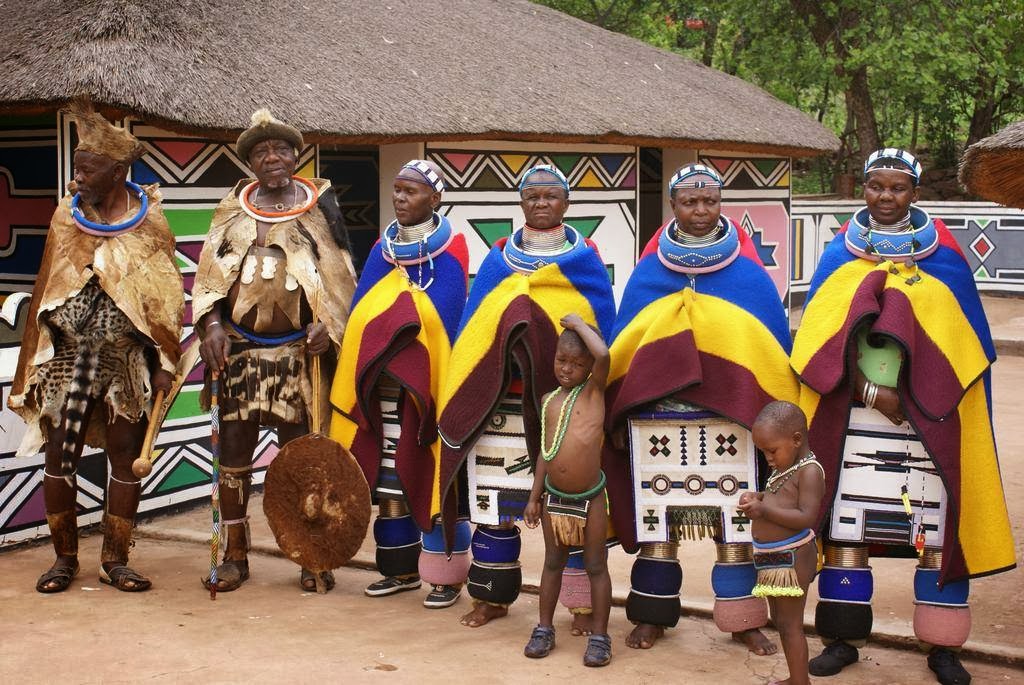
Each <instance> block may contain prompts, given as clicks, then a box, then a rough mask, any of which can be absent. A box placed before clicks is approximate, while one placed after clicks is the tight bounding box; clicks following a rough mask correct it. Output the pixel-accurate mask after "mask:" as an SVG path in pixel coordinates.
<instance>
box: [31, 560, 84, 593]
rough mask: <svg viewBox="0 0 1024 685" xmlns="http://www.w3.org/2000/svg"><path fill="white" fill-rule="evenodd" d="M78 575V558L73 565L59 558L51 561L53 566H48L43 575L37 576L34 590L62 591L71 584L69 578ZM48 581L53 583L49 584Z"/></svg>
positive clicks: (45, 591) (43, 591)
mask: <svg viewBox="0 0 1024 685" xmlns="http://www.w3.org/2000/svg"><path fill="white" fill-rule="evenodd" d="M77 575H78V560H77V559H76V560H75V563H74V565H73V566H72V565H70V564H68V563H67V562H63V563H62V562H61V561H60V559H58V560H57V561H55V562H53V566H51V567H50V570H48V571H47V572H46V573H44V574H43V575H41V576H39V580H37V581H36V592H42V593H46V594H49V593H51V592H64V591H65V590H67V589H68V586H69V585H71V579H72V578H74V577H75V576H77ZM50 583H53V585H52V586H51V585H50Z"/></svg>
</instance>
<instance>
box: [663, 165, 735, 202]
mask: <svg viewBox="0 0 1024 685" xmlns="http://www.w3.org/2000/svg"><path fill="white" fill-rule="evenodd" d="M724 185H725V183H724V182H723V181H722V177H721V176H719V175H718V172H717V171H715V170H714V169H712V168H711V167H709V166H707V165H705V164H687V165H686V166H684V167H681V168H680V169H679V171H677V172H676V173H674V174H672V178H671V179H670V180H669V182H668V193H669V195H671V194H672V192H673V191H675V190H676V189H677V188H721V187H722V186H724Z"/></svg>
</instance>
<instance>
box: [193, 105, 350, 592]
mask: <svg viewBox="0 0 1024 685" xmlns="http://www.w3.org/2000/svg"><path fill="white" fill-rule="evenodd" d="M301 148H302V134H301V133H299V131H298V130H297V129H295V128H294V127H292V126H289V125H288V124H286V123H284V122H282V121H279V120H278V119H275V118H274V117H273V116H272V115H271V114H270V112H269V111H267V110H266V109H262V110H259V111H257V112H256V113H255V114H254V115H253V117H252V125H251V126H250V127H249V128H248V129H246V130H245V131H243V132H242V134H241V135H240V136H239V137H238V148H237V149H238V155H239V157H241V158H242V159H243V160H245V161H246V162H247V163H248V165H249V168H250V169H252V172H253V174H254V175H255V176H256V178H255V179H251V178H250V179H244V180H242V181H240V182H239V183H238V184H237V185H236V186H235V187H234V188H233V189H232V190H231V192H230V193H228V195H227V197H225V198H224V199H223V200H222V201H221V202H220V204H219V205H218V206H217V209H216V210H215V212H214V215H213V221H212V223H211V225H210V232H209V234H208V235H207V238H206V242H205V244H204V245H203V251H202V254H201V255H200V258H199V268H198V270H197V272H196V279H195V285H194V287H193V290H192V308H193V313H192V315H193V320H194V321H195V327H196V331H197V333H198V335H199V339H200V341H201V348H200V354H201V355H202V358H203V361H204V362H206V375H207V385H206V388H205V390H204V392H203V395H202V397H201V402H202V404H203V406H204V408H206V407H208V406H209V389H210V385H209V380H210V378H211V376H212V375H213V374H217V376H218V378H219V386H220V396H219V405H220V446H221V477H220V506H221V516H222V520H221V526H222V528H223V529H226V533H227V534H226V536H225V537H226V547H225V550H224V559H223V562H222V563H221V564H220V566H218V568H217V588H216V589H217V590H218V591H220V592H227V591H230V590H235V589H237V588H238V587H239V586H240V585H241V584H242V583H243V582H244V581H245V580H246V579H248V578H249V562H248V555H247V552H248V541H249V526H248V516H247V514H246V512H247V506H248V502H249V489H250V485H251V479H252V456H253V451H254V450H255V448H256V444H257V441H258V438H259V431H260V428H261V427H263V426H273V427H275V428H276V429H277V437H278V442H279V444H281V445H283V444H285V443H287V442H288V441H289V440H292V439H294V438H296V437H299V436H301V435H305V434H306V433H308V432H309V431H310V430H314V431H321V432H325V429H326V426H310V425H309V423H310V416H311V415H312V411H311V407H312V401H313V385H312V384H313V383H329V382H330V378H331V376H332V375H333V373H334V364H333V360H334V355H335V351H336V349H337V346H339V345H340V344H341V338H342V334H343V333H344V330H345V322H346V320H347V318H348V309H349V301H350V300H351V297H352V293H353V291H354V289H355V271H354V269H353V267H352V260H351V257H350V255H349V252H348V240H347V237H346V232H345V226H344V222H343V220H342V216H341V212H340V209H339V207H338V203H337V199H336V197H335V195H334V193H333V191H332V189H331V187H330V182H329V181H326V180H323V179H306V178H302V177H299V176H296V175H294V174H295V169H296V167H297V165H298V161H299V151H300V150H301ZM312 355H324V356H325V357H326V358H327V363H324V364H322V374H321V375H322V378H313V377H311V368H312V364H311V363H310V362H309V360H310V357H311V356H312ZM326 394H327V393H326V392H325V393H322V394H321V396H322V397H325V396H326ZM320 415H321V416H328V412H327V411H326V407H323V408H322V411H321V412H320ZM322 573H323V577H322V578H321V585H323V586H325V587H327V588H328V589H330V588H331V587H333V586H334V578H333V576H332V574H331V573H330V572H328V571H324V572H322ZM316 581H317V579H316V578H315V577H314V575H313V573H312V572H310V571H307V570H303V572H302V575H301V578H300V583H301V586H302V588H303V589H305V590H313V589H316V587H317V582H316Z"/></svg>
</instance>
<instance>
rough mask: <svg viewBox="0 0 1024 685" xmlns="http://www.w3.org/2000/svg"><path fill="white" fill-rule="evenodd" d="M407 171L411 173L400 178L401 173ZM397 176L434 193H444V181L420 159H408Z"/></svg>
mask: <svg viewBox="0 0 1024 685" xmlns="http://www.w3.org/2000/svg"><path fill="white" fill-rule="evenodd" d="M406 169H408V170H409V171H411V172H412V173H411V174H409V175H406V176H402V172H403V171H405V170H406ZM398 175H399V176H401V177H402V178H405V179H407V180H409V181H414V182H416V183H423V184H425V185H428V186H430V187H431V188H433V189H434V191H435V192H438V193H443V192H444V179H443V178H441V175H440V174H438V173H437V171H435V170H434V169H433V168H432V167H431V166H430V164H429V163H428V162H426V161H425V160H422V159H410V160H409V161H408V162H406V163H405V164H404V165H402V168H401V169H400V170H399V171H398Z"/></svg>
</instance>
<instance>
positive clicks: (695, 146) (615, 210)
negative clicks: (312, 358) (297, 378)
mask: <svg viewBox="0 0 1024 685" xmlns="http://www.w3.org/2000/svg"><path fill="white" fill-rule="evenodd" d="M0 69H2V71H0V73H3V79H0V172H2V173H0V217H4V218H5V219H6V221H0V248H2V251H0V297H2V296H7V297H6V301H5V302H4V317H5V319H6V323H7V328H6V332H4V333H3V336H4V337H3V338H2V339H0V344H3V345H6V346H7V347H6V349H2V350H0V364H2V365H3V366H2V367H0V377H6V378H9V376H10V373H11V370H12V369H13V356H14V354H16V346H17V341H18V340H19V339H20V332H19V321H18V319H19V317H21V316H23V314H24V309H25V307H23V306H21V303H22V302H23V301H24V299H25V297H24V295H23V293H24V292H26V291H29V290H30V289H31V286H32V282H33V279H34V277H35V270H36V267H37V265H38V262H39V258H40V256H41V251H42V244H43V240H44V238H45V232H46V226H47V224H48V222H49V215H50V213H51V212H52V210H53V207H54V205H55V202H56V200H57V198H58V197H59V196H60V194H61V193H62V192H63V188H64V183H65V181H66V179H68V178H69V176H70V162H69V159H70V151H71V149H72V132H71V131H70V127H69V126H68V125H67V123H66V122H65V121H64V120H63V119H62V118H61V117H60V116H58V115H57V114H56V111H57V109H58V108H59V107H60V106H61V105H62V104H64V103H65V102H66V101H67V100H69V99H70V98H72V97H75V96H78V95H88V96H89V97H90V98H91V99H92V100H93V101H94V102H95V103H96V104H97V105H98V106H99V107H100V108H101V110H102V111H104V112H105V113H106V114H107V115H108V116H110V117H111V118H116V119H119V120H120V121H121V122H122V123H123V125H125V126H128V127H130V128H131V129H132V131H133V132H134V133H135V134H136V135H137V136H138V137H139V138H140V139H141V140H143V142H144V144H145V146H146V150H147V154H146V155H145V156H144V157H143V158H142V159H141V160H140V161H139V162H137V163H136V164H135V166H134V167H133V169H132V175H133V178H134V180H136V181H139V182H154V181H158V182H160V183H161V185H162V187H163V189H164V197H165V199H166V201H165V208H166V211H167V214H168V217H169V219H170V221H171V224H172V227H173V229H174V230H175V232H176V234H177V235H178V238H179V249H178V256H179V259H180V263H181V266H182V272H183V273H184V274H185V279H186V286H187V287H190V286H191V274H192V273H194V270H195V262H196V259H197V258H198V249H199V246H200V244H201V242H202V239H203V235H204V233H205V230H206V227H207V226H208V225H209V218H210V214H211V212H212V208H213V207H214V205H215V204H216V202H217V201H218V200H219V199H220V198H221V197H222V196H223V195H224V194H225V193H226V192H227V189H228V188H229V187H230V186H231V185H233V184H234V182H235V181H236V180H237V179H238V178H239V177H241V176H243V175H244V174H245V173H246V169H245V164H244V162H243V161H242V160H239V159H238V157H237V155H236V154H235V152H234V149H233V145H232V144H231V143H232V142H233V141H234V139H235V138H236V136H237V134H238V132H239V131H240V130H241V129H243V128H245V126H246V125H247V122H248V119H249V115H250V114H251V113H252V112H253V111H254V110H255V109H257V108H258V107H263V106H266V107H269V108H270V109H271V110H272V111H273V112H274V113H275V114H276V115H277V116H278V117H280V118H282V119H284V120H286V121H288V122H290V123H292V124H294V125H296V126H298V127H299V128H301V129H302V130H303V131H305V132H306V140H307V142H308V143H309V145H308V146H307V148H306V149H305V150H304V151H303V153H302V159H301V164H302V168H301V170H300V172H301V173H303V174H308V175H313V174H316V175H320V176H325V177H328V178H330V179H331V180H332V181H333V182H334V184H335V185H336V186H337V187H339V188H340V190H341V199H342V203H343V206H344V209H345V210H346V218H347V221H348V224H349V227H350V229H351V230H352V232H353V236H354V241H355V243H356V245H357V247H359V248H361V249H363V250H365V249H368V247H369V245H370V244H371V243H372V242H373V240H374V239H376V236H377V231H378V229H379V227H380V226H381V225H382V224H384V223H386V222H387V221H389V220H390V214H391V211H390V209H391V208H390V202H389V201H388V196H389V194H390V185H391V180H392V178H393V177H394V173H395V172H396V171H397V169H398V167H399V166H400V165H401V164H402V163H403V162H404V161H406V160H408V159H410V158H413V157H426V158H430V159H432V160H434V161H436V162H437V163H438V164H439V165H441V167H442V169H443V170H444V172H445V176H446V179H447V181H448V187H449V190H448V192H447V193H446V195H445V202H446V204H445V205H444V208H443V211H444V212H446V213H447V215H448V216H449V218H451V219H452V220H453V222H454V223H455V224H456V225H457V226H459V227H460V228H461V229H462V230H463V232H465V233H466V235H467V238H468V239H469V241H470V246H471V256H472V258H473V261H474V264H475V263H478V262H479V259H480V258H481V257H482V255H483V254H484V253H485V252H486V250H487V248H488V247H489V245H490V243H492V242H493V241H494V240H495V239H496V238H497V237H500V236H501V235H505V234H507V233H508V232H509V230H510V229H511V228H512V226H513V225H514V224H515V223H517V222H519V221H521V219H522V215H521V213H520V211H519V208H518V205H517V195H516V192H515V187H516V182H517V180H518V178H519V177H520V176H521V174H522V172H523V171H524V170H525V169H526V168H527V167H528V166H529V165H530V164H532V163H535V162H536V161H540V160H543V161H546V162H549V163H553V164H556V165H558V166H559V167H560V168H561V169H562V170H563V171H565V173H566V175H567V176H568V177H569V179H570V182H571V184H572V189H573V205H572V208H571V209H570V215H569V216H570V221H571V222H572V223H573V224H574V225H576V226H577V228H579V229H581V230H582V231H584V232H585V233H587V234H588V235H589V236H590V237H592V238H593V239H594V240H595V241H597V242H598V243H599V244H600V245H601V250H602V255H603V256H604V257H605V259H606V261H607V262H608V265H609V270H610V272H611V273H612V275H613V278H614V280H615V283H616V288H617V289H621V287H622V285H623V284H624V283H625V280H626V277H627V276H628V273H629V271H630V270H631V269H632V266H633V263H634V260H635V258H636V254H637V251H638V249H640V248H641V247H642V246H643V243H644V242H645V240H646V236H647V235H649V234H650V233H651V232H652V231H653V230H654V229H655V228H656V227H657V225H659V224H660V222H661V220H662V218H663V216H665V215H666V214H667V205H666V198H665V193H664V188H663V186H664V183H663V180H664V179H667V178H668V175H670V174H671V173H672V171H673V170H674V169H675V168H676V167H678V166H679V165H681V164H683V163H686V162H688V161H693V160H695V159H698V158H700V159H702V160H704V161H706V162H707V163H709V164H712V165H714V166H716V167H717V168H718V169H719V170H720V171H721V172H722V174H723V176H724V178H725V179H726V181H727V184H728V185H727V189H726V191H725V194H724V195H725V200H726V211H727V212H728V213H729V214H730V215H732V216H733V217H734V218H735V219H737V220H738V221H740V222H741V223H742V224H743V225H744V227H745V228H746V229H747V230H748V231H749V232H750V233H751V235H752V236H753V238H754V240H755V243H756V244H757V245H758V247H759V249H760V250H761V254H762V258H763V260H764V261H765V263H766V265H767V266H768V268H769V269H770V270H771V272H772V274H773V276H774V277H775V281H776V284H777V285H778V287H779V290H780V292H783V293H784V292H786V290H787V288H788V283H789V276H790V266H789V265H790V254H789V252H790V250H789V246H790V225H789V202H790V187H789V186H790V183H789V175H790V160H791V158H793V157H800V156H810V155H816V154H820V153H823V152H826V151H830V150H834V149H836V148H837V147H838V140H837V139H836V137H835V136H834V135H833V134H832V133H831V132H829V131H828V130H826V129H825V128H824V127H822V126H821V125H820V124H818V123H817V122H816V121H814V120H813V119H811V118H809V117H807V116H806V115H804V114H802V113H801V112H799V111H797V110H796V109H794V108H792V107H790V106H788V105H786V104H784V103H782V102H780V101H779V100H777V99H775V98H774V97H772V96H770V95H769V94H767V93H765V92H764V91H762V90H761V89H759V88H757V87H755V86H753V85H751V84H749V83H746V82H744V81H742V80H740V79H738V78H735V77H732V76H729V75H726V74H724V73H721V72H719V71H716V70H714V69H709V68H707V67H705V66H703V65H701V64H699V63H696V62H694V61H692V60H689V59H686V58H684V57H681V56H679V55H676V54H673V53H670V52H667V51H664V50H660V49H657V48H654V47H651V46H649V45H646V44H644V43H641V42H639V41H636V40H634V39H631V38H628V37H625V36H622V35H619V34H615V33H611V32H608V31H605V30H603V29H600V28H598V27H595V26H592V25H590V24H587V23H585V22H582V21H579V20H576V19H574V18H572V17H569V16H566V15H564V14H561V13H559V12H556V11H554V10H551V9H548V8H545V7H541V6H538V5H534V4H532V3H530V2H527V1H526V0H452V1H451V2H447V3H444V4H443V6H435V5H430V4H427V3H418V2H411V1H409V0H389V2H387V3H384V2H366V3H320V4H316V5H314V4H305V5H304V4H302V3H272V2H265V1H263V0H256V1H254V2H246V3H242V2H225V1H223V0H173V1H172V0H146V1H145V2H143V1H141V0H81V1H80V2H75V3H52V2H44V1H43V0H24V1H23V2H21V3H19V4H18V5H17V7H16V8H15V7H14V6H11V7H10V8H9V9H8V11H7V12H6V13H5V16H4V22H3V23H2V24H0ZM8 294H10V295H9V296H8ZM4 330H5V329H4V327H3V326H0V332H3V331H4ZM7 382H9V381H7ZM5 385H6V384H5ZM194 394H195V393H194V392H193V391H192V390H191V389H189V388H187V389H186V391H185V392H184V393H183V395H182V398H181V399H180V400H179V402H178V403H177V404H176V405H175V408H174V409H173V410H172V415H171V419H170V423H169V425H170V426H171V427H174V428H175V430H174V431H171V432H167V431H165V434H164V437H163V438H162V440H163V442H162V443H161V444H162V446H163V448H164V451H163V453H162V455H161V458H160V459H159V460H158V462H157V463H156V466H155V469H154V472H153V475H152V476H151V477H150V479H149V480H147V482H146V486H145V489H144V503H143V509H147V508H148V509H153V508H158V507H163V506H168V505H169V504H172V503H175V502H179V501H182V500H186V499H192V498H196V497H200V496H203V495H204V494H205V488H204V486H203V479H204V473H206V472H208V469H209V454H208V452H207V451H206V449H205V447H204V446H203V443H202V441H201V440H200V439H199V438H200V437H201V436H202V435H203V433H204V430H205V429H204V428H203V427H202V420H201V419H199V418H197V417H196V416H195V414H196V412H197V409H196V407H195V405H194ZM0 426H2V427H3V428H5V429H6V430H7V432H6V433H3V434H2V437H0V456H4V455H5V453H8V452H10V451H12V450H13V446H14V445H16V444H17V442H18V440H19V439H20V434H21V426H20V423H19V422H18V421H17V419H16V418H15V417H14V416H13V415H12V414H10V413H9V412H4V413H3V414H0ZM261 450H262V456H261V457H260V459H259V461H258V462H257V466H260V465H261V464H265V463H266V462H267V461H269V459H270V458H272V456H273V454H274V453H275V451H276V447H275V446H274V443H273V440H272V437H271V436H269V435H267V436H264V438H263V441H262V442H261ZM6 464H7V465H5V466H4V467H3V472H2V474H0V501H3V502H7V503H8V505H7V506H6V508H4V509H3V512H4V513H3V515H2V517H0V541H3V540H8V541H9V540H15V539H22V538H25V537H30V536H32V535H34V534H35V533H36V531H37V530H40V528H39V527H40V525H41V523H42V521H43V509H42V502H41V493H40V491H39V481H40V479H41V474H40V470H41V463H34V464H27V465H26V464H24V463H20V462H13V463H12V462H6ZM104 468H105V466H104V464H103V462H102V460H100V459H98V458H95V459H94V458H93V457H89V456H87V457H86V458H85V459H83V462H82V465H81V467H80V470H79V478H80V479H83V480H85V481H90V482H93V483H96V484H100V483H102V482H103V478H104ZM6 476H16V477H6ZM94 490H95V491H96V492H97V493H98V492H101V491H102V486H101V485H97V486H96V488H93V489H90V488H88V487H86V488H84V489H83V494H82V495H80V500H79V503H80V504H81V505H82V506H83V508H84V510H85V511H86V513H87V516H86V518H85V519H84V520H89V517H92V518H97V517H98V508H99V504H100V503H99V496H98V495H97V498H96V501H95V502H91V501H89V498H90V497H92V495H90V494H89V493H90V492H93V491H94ZM81 498H84V499H81ZM44 528H45V527H44Z"/></svg>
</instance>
